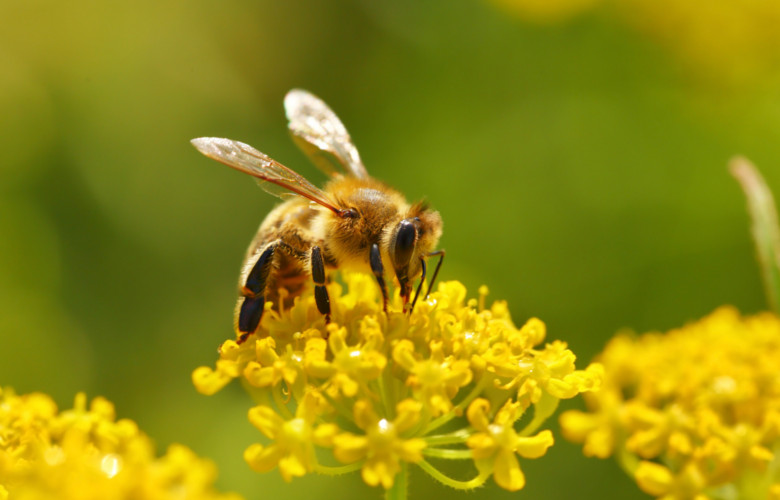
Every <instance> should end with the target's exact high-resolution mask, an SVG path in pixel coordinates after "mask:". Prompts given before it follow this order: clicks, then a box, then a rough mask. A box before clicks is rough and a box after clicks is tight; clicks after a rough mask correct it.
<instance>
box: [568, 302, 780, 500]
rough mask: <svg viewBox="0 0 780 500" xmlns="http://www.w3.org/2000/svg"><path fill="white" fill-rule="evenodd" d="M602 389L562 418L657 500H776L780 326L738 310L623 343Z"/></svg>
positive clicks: (574, 434)
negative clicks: (728, 495) (729, 499)
mask: <svg viewBox="0 0 780 500" xmlns="http://www.w3.org/2000/svg"><path fill="white" fill-rule="evenodd" d="M599 360H600V361H601V363H602V364H603V365H604V369H605V370H606V379H605V381H604V387H603V388H602V390H601V391H599V392H594V393H589V394H587V395H586V398H585V400H586V402H587V404H588V408H589V411H588V412H580V411H570V412H566V413H564V414H563V415H562V416H561V426H562V429H563V433H564V436H565V437H567V438H568V439H570V440H572V441H575V442H582V443H585V447H584V452H585V454H586V455H589V456H598V457H600V458H604V457H606V456H609V455H610V454H613V453H614V454H615V455H616V456H617V457H618V458H619V459H620V461H621V463H622V465H623V466H624V468H626V469H627V470H628V471H630V472H631V473H632V474H633V475H634V477H635V479H636V481H637V483H638V484H639V486H640V488H642V489H643V490H644V491H645V492H647V493H649V494H651V495H655V496H658V497H659V498H696V497H697V496H701V497H702V498H704V497H708V498H719V497H720V496H721V495H722V493H723V492H724V491H726V490H730V491H732V492H737V493H734V496H733V497H734V498H743V499H750V498H762V499H763V498H768V497H769V495H770V492H771V491H772V489H777V488H778V485H780V458H779V457H778V453H780V319H778V318H777V317H776V316H775V315H774V314H770V313H764V314H760V315H757V316H753V317H748V318H742V317H740V315H739V314H738V312H737V311H736V310H734V309H733V308H730V307H724V308H721V309H718V310H717V311H715V312H714V313H713V314H711V315H710V316H708V317H706V318H704V319H702V320H700V321H698V322H696V323H692V324H690V325H687V326H685V327H683V328H680V329H676V330H672V331H670V332H668V333H666V334H660V333H648V334H644V335H641V336H639V337H632V336H629V335H627V334H621V335H618V336H617V337H615V338H614V339H613V340H612V341H611V342H610V343H609V344H608V345H607V347H606V349H605V350H604V352H603V353H602V354H601V355H600V357H599Z"/></svg>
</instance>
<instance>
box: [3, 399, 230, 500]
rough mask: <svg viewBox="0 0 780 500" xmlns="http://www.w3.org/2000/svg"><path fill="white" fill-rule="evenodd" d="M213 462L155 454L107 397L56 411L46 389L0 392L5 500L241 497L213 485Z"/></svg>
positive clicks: (181, 450)
mask: <svg viewBox="0 0 780 500" xmlns="http://www.w3.org/2000/svg"><path fill="white" fill-rule="evenodd" d="M215 479H216V469H215V467H214V464H212V463H211V462H209V461H207V460H204V459H202V458H199V457H197V456H195V454H194V453H193V452H192V451H190V450H189V449H188V448H185V447H184V446H181V445H176V444H174V445H172V446H171V447H169V449H168V452H167V453H166V454H165V455H163V456H156V455H155V451H154V446H153V443H152V441H151V440H150V439H149V437H147V436H146V435H145V434H144V433H142V432H141V431H140V430H139V429H138V426H137V425H136V424H135V423H134V422H132V421H131V420H126V419H122V420H117V419H116V417H115V414H114V407H113V405H112V404H111V403H110V402H108V401H107V400H105V399H103V398H95V399H93V400H92V402H91V403H89V404H88V402H87V399H86V396H85V395H83V394H79V395H78V396H76V401H75V404H74V407H73V408H72V409H69V410H64V411H58V409H57V406H56V405H55V404H54V401H52V399H51V398H50V397H48V396H46V395H44V394H40V393H33V394H26V395H17V394H15V393H14V392H13V391H12V390H11V389H8V388H5V389H0V498H24V499H29V500H48V499H51V498H58V499H62V500H81V499H84V498H112V499H118V500H122V499H126V500H131V499H132V500H145V499H146V500H152V499H154V500H185V499H189V500H240V498H241V497H239V496H238V495H236V494H223V493H219V492H217V491H216V490H214V488H213V483H214V480H215Z"/></svg>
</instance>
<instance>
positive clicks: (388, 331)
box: [193, 274, 601, 490]
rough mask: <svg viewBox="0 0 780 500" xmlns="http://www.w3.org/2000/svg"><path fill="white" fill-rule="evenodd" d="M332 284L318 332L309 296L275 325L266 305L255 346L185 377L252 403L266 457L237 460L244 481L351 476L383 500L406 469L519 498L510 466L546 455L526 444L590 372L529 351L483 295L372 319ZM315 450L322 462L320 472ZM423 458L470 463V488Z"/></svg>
mask: <svg viewBox="0 0 780 500" xmlns="http://www.w3.org/2000/svg"><path fill="white" fill-rule="evenodd" d="M344 280H345V284H346V287H344V286H342V285H341V284H339V283H332V284H331V285H329V293H330V297H331V307H332V322H331V323H330V324H328V325H325V323H324V320H323V317H322V315H321V314H319V312H318V311H317V308H316V305H315V302H314V298H313V297H312V296H311V294H308V295H307V294H304V295H303V296H302V297H300V298H299V299H297V300H296V302H295V305H294V306H293V307H292V308H291V309H288V310H283V311H281V312H279V311H275V310H273V309H271V308H270V305H268V307H267V309H266V311H265V315H264V316H263V320H262V323H261V329H260V331H259V332H258V333H257V334H256V335H254V336H252V337H250V338H249V340H248V341H247V342H246V343H244V344H241V345H239V344H237V343H236V342H235V341H233V340H228V341H226V342H225V343H223V344H222V346H221V348H220V359H219V360H218V361H217V363H216V368H213V369H212V368H209V367H201V368H198V369H197V370H195V372H194V373H193V381H194V383H195V386H196V387H197V388H198V390H199V391H201V392H202V393H204V394H212V393H214V392H216V391H218V390H219V389H221V388H222V387H223V386H224V385H225V384H227V383H228V382H229V381H230V380H232V379H234V378H240V379H241V380H242V381H243V382H244V384H245V386H247V387H248V389H249V391H250V392H251V393H252V394H253V396H254V397H255V398H256V400H257V401H258V402H259V403H260V404H259V405H258V406H256V407H254V408H252V409H251V410H250V411H249V420H250V421H251V422H252V424H254V425H255V426H256V427H257V428H258V429H259V430H260V431H261V432H262V433H263V434H264V435H265V436H266V437H267V438H268V439H269V440H270V443H267V444H259V443H258V444H254V445H252V446H250V447H249V448H248V449H247V450H246V452H245V453H244V457H245V459H246V460H247V462H248V463H249V464H250V466H251V467H252V468H254V469H255V470H257V471H267V470H270V469H273V468H274V467H278V468H279V471H280V473H281V474H282V476H283V477H284V479H286V480H288V481H289V480H291V479H292V478H293V477H296V476H302V475H304V474H306V473H310V472H319V473H325V474H338V473H344V472H349V471H354V470H358V469H360V470H361V473H362V477H363V480H364V481H365V482H366V483H367V484H369V485H372V486H377V485H381V486H382V487H384V488H386V489H389V488H391V487H393V485H394V482H395V480H396V477H397V475H398V474H399V472H401V471H402V470H405V467H406V465H407V464H409V463H412V464H417V465H418V466H419V467H421V468H422V469H423V470H425V471H426V472H428V473H429V474H431V475H432V476H433V477H435V478H436V479H438V480H440V481H442V482H443V483H445V484H447V485H449V486H452V487H455V488H461V489H470V488H474V487H477V486H479V485H481V484H483V483H484V482H485V481H486V480H487V479H488V478H489V477H490V476H491V475H492V476H493V477H494V479H495V481H496V482H497V483H498V484H499V485H500V486H501V487H503V488H506V489H508V490H518V489H520V488H522V487H523V486H524V484H525V478H524V475H523V473H522V471H521V469H520V465H519V462H518V455H519V456H521V457H524V458H537V457H540V456H542V455H544V454H545V452H546V450H547V448H549V447H550V446H551V445H552V444H553V438H552V434H551V433H550V431H548V430H545V431H542V432H538V433H536V432H537V429H538V428H539V427H540V426H541V424H542V423H543V422H544V421H545V420H546V419H547V418H548V417H549V416H550V415H551V414H552V412H553V411H554V410H555V408H556V406H557V402H558V400H559V399H562V398H571V397H574V396H575V395H577V394H579V393H581V392H583V391H588V390H592V389H594V388H597V387H598V386H599V384H600V381H601V370H600V366H598V365H593V366H591V367H589V368H588V369H587V370H584V371H583V370H579V371H578V370H575V367H574V354H572V352H571V351H569V350H568V349H567V348H566V345H565V344H564V343H562V342H559V341H555V342H552V343H549V344H546V345H544V346H542V345H541V344H542V343H543V341H544V337H545V326H544V324H543V323H542V322H541V321H539V320H538V319H532V320H530V321H528V322H527V323H526V324H525V325H524V326H523V327H522V328H519V329H518V328H516V327H515V326H514V324H513V323H512V321H511V319H510V317H509V311H508V309H507V306H506V304H505V303H504V302H496V303H494V304H493V305H492V306H491V307H490V308H486V307H485V296H486V295H487V289H486V288H485V287H483V288H482V289H480V297H479V299H470V300H468V301H467V300H466V289H465V287H464V286H463V285H462V284H460V283H459V282H457V281H452V282H447V283H442V284H440V285H439V289H438V291H436V292H434V293H432V294H431V295H430V297H429V298H428V299H427V300H421V301H419V302H418V304H417V306H416V308H415V310H414V312H413V313H412V314H411V315H409V314H404V313H402V312H400V311H401V309H402V304H401V300H400V298H399V297H398V294H397V293H396V295H395V297H394V298H393V299H392V300H391V304H390V312H389V313H388V314H385V313H384V312H383V311H382V301H381V297H380V296H379V288H378V287H377V285H376V283H375V282H374V280H373V278H372V277H371V276H367V275H362V274H348V275H345V276H344ZM345 290H346V291H345ZM531 407H533V412H531V411H528V410H529V408H531ZM464 417H465V418H464ZM443 429H446V431H444V430H443ZM534 433H536V434H534ZM318 449H319V450H330V458H328V457H326V458H328V460H327V461H329V462H330V463H323V461H324V459H323V458H322V457H321V455H322V453H319V454H318ZM429 458H435V459H436V460H439V461H443V460H447V459H451V460H471V461H473V463H474V465H475V468H476V476H475V477H474V478H473V479H471V480H467V481H456V480H454V479H452V478H450V477H448V476H446V475H445V474H444V473H443V472H441V471H440V470H439V469H438V468H436V467H434V466H433V465H432V464H431V463H430V462H429V461H428V459H429Z"/></svg>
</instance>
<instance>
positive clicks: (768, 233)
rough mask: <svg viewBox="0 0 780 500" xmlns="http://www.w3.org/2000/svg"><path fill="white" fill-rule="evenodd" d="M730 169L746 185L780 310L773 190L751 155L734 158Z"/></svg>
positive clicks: (772, 296)
mask: <svg viewBox="0 0 780 500" xmlns="http://www.w3.org/2000/svg"><path fill="white" fill-rule="evenodd" d="M729 170H730V171H731V175H733V176H734V177H735V178H736V179H737V181H739V183H740V185H742V190H743V191H744V192H745V196H746V197H747V202H748V211H749V212H750V217H751V219H752V220H753V227H752V231H753V241H754V243H755V244H756V253H757V254H758V262H759V265H760V266H761V276H762V278H763V280H764V288H765V291H766V297H767V301H768V302H769V306H770V307H771V308H772V309H773V310H774V311H775V312H780V228H779V227H778V224H777V209H776V208H775V201H774V198H773V197H772V192H771V191H770V190H769V187H767V185H766V182H764V179H763V177H761V174H760V173H759V171H758V169H756V167H755V166H753V164H752V163H750V161H748V160H747V159H745V158H742V157H736V158H734V159H732V160H731V163H730V165H729Z"/></svg>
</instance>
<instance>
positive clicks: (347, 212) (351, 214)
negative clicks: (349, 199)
mask: <svg viewBox="0 0 780 500" xmlns="http://www.w3.org/2000/svg"><path fill="white" fill-rule="evenodd" d="M339 216H341V217H343V218H344V219H357V218H358V217H360V214H359V213H358V211H357V210H355V209H354V208H345V209H343V210H341V211H340V212H339Z"/></svg>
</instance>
